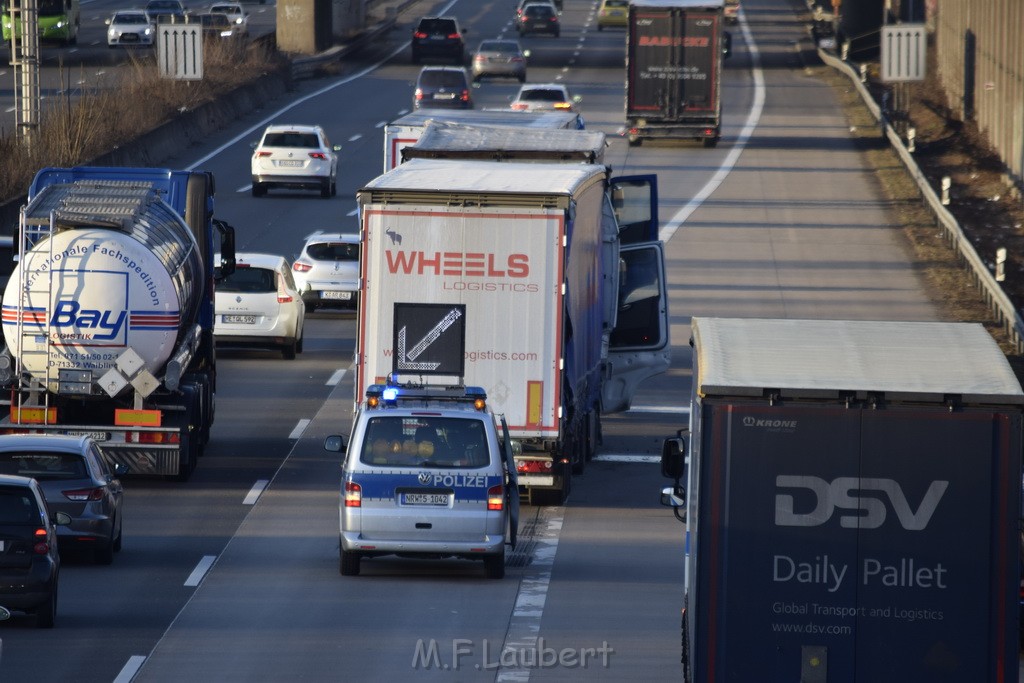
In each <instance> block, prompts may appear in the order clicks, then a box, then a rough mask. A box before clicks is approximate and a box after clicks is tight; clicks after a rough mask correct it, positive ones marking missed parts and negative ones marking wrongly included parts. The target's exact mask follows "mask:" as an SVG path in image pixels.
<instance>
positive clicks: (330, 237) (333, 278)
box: [292, 233, 360, 310]
mask: <svg viewBox="0 0 1024 683" xmlns="http://www.w3.org/2000/svg"><path fill="white" fill-rule="evenodd" d="M359 249H360V247H359V235H351V234H350V235H342V234H340V233H318V234H316V235H311V236H310V237H309V238H307V239H306V243H305V244H304V245H303V246H302V253H301V254H299V257H298V258H297V259H295V263H293V264H292V275H293V276H294V277H295V287H296V288H297V289H298V290H299V293H300V294H301V295H302V300H303V301H304V302H305V303H306V306H307V309H309V310H312V309H314V308H317V307H326V306H340V307H346V308H355V307H356V305H357V304H358V302H359Z"/></svg>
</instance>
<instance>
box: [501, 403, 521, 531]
mask: <svg viewBox="0 0 1024 683" xmlns="http://www.w3.org/2000/svg"><path fill="white" fill-rule="evenodd" d="M501 440H502V445H501V452H502V457H503V459H504V461H505V504H506V505H507V506H508V542H509V545H511V546H512V549H513V550H515V547H516V538H517V537H518V535H519V474H518V472H517V471H516V461H515V458H514V457H513V455H514V454H513V453H512V437H511V436H509V433H508V425H507V424H506V423H505V416H504V415H502V416H501Z"/></svg>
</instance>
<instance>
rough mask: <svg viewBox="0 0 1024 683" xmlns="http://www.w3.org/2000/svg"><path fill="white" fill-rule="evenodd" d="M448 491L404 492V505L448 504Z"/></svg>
mask: <svg viewBox="0 0 1024 683" xmlns="http://www.w3.org/2000/svg"><path fill="white" fill-rule="evenodd" d="M447 504H448V494H447V493H403V494H402V505H447Z"/></svg>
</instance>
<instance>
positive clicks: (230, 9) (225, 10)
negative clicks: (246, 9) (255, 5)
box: [210, 5, 242, 14]
mask: <svg viewBox="0 0 1024 683" xmlns="http://www.w3.org/2000/svg"><path fill="white" fill-rule="evenodd" d="M210 11H211V12H216V13H218V14H241V13H242V10H241V8H240V7H235V6H234V5H214V6H213V7H211V8H210Z"/></svg>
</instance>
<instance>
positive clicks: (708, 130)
mask: <svg viewBox="0 0 1024 683" xmlns="http://www.w3.org/2000/svg"><path fill="white" fill-rule="evenodd" d="M704 137H706V138H713V137H715V129H714V128H705V129H704Z"/></svg>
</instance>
